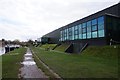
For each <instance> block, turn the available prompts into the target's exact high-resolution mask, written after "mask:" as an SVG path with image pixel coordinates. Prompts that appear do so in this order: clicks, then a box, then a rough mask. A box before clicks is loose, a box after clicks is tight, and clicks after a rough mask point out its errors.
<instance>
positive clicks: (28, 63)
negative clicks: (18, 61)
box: [20, 48, 48, 79]
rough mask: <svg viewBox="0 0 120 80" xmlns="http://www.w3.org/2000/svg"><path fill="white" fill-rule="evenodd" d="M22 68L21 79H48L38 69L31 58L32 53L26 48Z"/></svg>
mask: <svg viewBox="0 0 120 80" xmlns="http://www.w3.org/2000/svg"><path fill="white" fill-rule="evenodd" d="M22 64H23V67H22V68H21V70H20V71H21V77H22V78H44V79H48V77H47V76H46V75H45V74H44V73H43V72H42V71H41V70H40V69H38V67H37V65H36V63H35V61H34V59H33V57H32V52H31V50H30V49H29V48H28V49H27V52H26V54H25V55H24V61H23V62H22Z"/></svg>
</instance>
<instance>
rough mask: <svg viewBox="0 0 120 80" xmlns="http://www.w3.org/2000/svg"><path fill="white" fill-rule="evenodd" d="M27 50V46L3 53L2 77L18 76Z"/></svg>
mask: <svg viewBox="0 0 120 80" xmlns="http://www.w3.org/2000/svg"><path fill="white" fill-rule="evenodd" d="M25 51H26V49H25V48H19V49H15V50H14V51H11V52H9V53H7V54H4V55H2V78H18V74H19V69H20V68H21V64H20V62H22V60H23V58H24V57H23V55H24V53H25Z"/></svg>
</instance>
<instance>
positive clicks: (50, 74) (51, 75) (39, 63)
mask: <svg viewBox="0 0 120 80" xmlns="http://www.w3.org/2000/svg"><path fill="white" fill-rule="evenodd" d="M33 57H34V60H35V62H36V64H37V66H38V68H40V69H41V70H42V71H43V72H44V73H45V75H47V76H49V79H52V78H55V75H54V74H53V73H51V72H50V71H49V70H48V69H47V68H46V67H45V66H44V65H43V64H42V63H41V62H40V59H38V58H37V57H36V54H33Z"/></svg>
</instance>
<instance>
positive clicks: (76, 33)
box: [74, 26, 79, 39]
mask: <svg viewBox="0 0 120 80" xmlns="http://www.w3.org/2000/svg"><path fill="white" fill-rule="evenodd" d="M74 29H75V30H74V31H75V32H74V34H75V39H78V36H79V34H78V30H79V29H78V26H75V27H74Z"/></svg>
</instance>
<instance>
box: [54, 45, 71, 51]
mask: <svg viewBox="0 0 120 80" xmlns="http://www.w3.org/2000/svg"><path fill="white" fill-rule="evenodd" d="M69 45H70V44H61V45H60V46H58V47H57V48H55V50H57V51H62V52H65V50H66V49H67V48H68V46H69Z"/></svg>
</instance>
